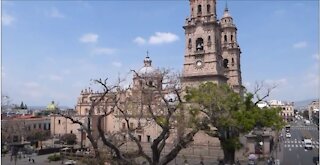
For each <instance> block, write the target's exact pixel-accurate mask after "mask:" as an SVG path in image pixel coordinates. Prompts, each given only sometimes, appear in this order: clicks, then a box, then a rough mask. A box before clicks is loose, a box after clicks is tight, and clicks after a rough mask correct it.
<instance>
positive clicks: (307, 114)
mask: <svg viewBox="0 0 320 165" xmlns="http://www.w3.org/2000/svg"><path fill="white" fill-rule="evenodd" d="M302 116H303V117H304V118H305V119H309V111H308V110H304V111H303V113H302Z"/></svg>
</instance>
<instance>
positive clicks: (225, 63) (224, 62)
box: [223, 59, 229, 68]
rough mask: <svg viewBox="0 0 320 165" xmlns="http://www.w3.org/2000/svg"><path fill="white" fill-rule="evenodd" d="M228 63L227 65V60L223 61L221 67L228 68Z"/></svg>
mask: <svg viewBox="0 0 320 165" xmlns="http://www.w3.org/2000/svg"><path fill="white" fill-rule="evenodd" d="M228 63H229V60H228V59H223V67H224V68H228Z"/></svg>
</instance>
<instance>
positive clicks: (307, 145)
mask: <svg viewBox="0 0 320 165" xmlns="http://www.w3.org/2000/svg"><path fill="white" fill-rule="evenodd" d="M304 148H305V149H307V150H312V140H311V139H304Z"/></svg>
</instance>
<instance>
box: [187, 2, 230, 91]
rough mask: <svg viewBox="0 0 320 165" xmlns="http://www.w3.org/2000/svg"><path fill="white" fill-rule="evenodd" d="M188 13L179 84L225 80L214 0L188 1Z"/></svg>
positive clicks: (193, 84) (194, 84)
mask: <svg viewBox="0 0 320 165" xmlns="http://www.w3.org/2000/svg"><path fill="white" fill-rule="evenodd" d="M190 13H191V14H190V16H189V17H188V18H186V21H185V25H184V26H183V28H184V30H185V45H186V46H185V55H184V64H183V73H182V83H183V86H197V85H199V84H200V83H203V82H214V83H217V84H220V83H226V82H227V77H226V76H225V75H224V73H225V68H224V67H223V57H222V50H221V43H222V42H221V37H222V36H221V26H220V23H219V21H218V20H217V14H216V1H215V0H190Z"/></svg>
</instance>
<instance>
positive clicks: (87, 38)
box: [80, 33, 99, 43]
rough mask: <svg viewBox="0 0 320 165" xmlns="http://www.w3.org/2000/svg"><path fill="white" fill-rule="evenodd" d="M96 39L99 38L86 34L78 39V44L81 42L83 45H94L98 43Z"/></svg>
mask: <svg viewBox="0 0 320 165" xmlns="http://www.w3.org/2000/svg"><path fill="white" fill-rule="evenodd" d="M98 38H99V36H98V35H97V34H94V33H87V34H84V35H83V36H82V37H81V38H80V42H83V43H96V42H97V41H98Z"/></svg>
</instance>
